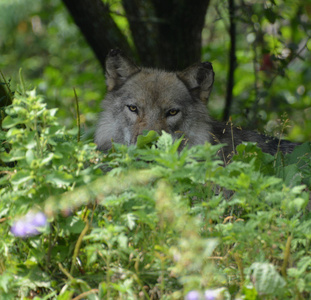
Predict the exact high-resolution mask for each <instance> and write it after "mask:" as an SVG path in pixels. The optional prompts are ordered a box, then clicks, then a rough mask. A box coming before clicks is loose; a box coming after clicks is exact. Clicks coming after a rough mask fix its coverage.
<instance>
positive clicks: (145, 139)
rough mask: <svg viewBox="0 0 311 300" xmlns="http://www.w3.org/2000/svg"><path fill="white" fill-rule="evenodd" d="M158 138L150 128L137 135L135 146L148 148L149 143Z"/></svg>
mask: <svg viewBox="0 0 311 300" xmlns="http://www.w3.org/2000/svg"><path fill="white" fill-rule="evenodd" d="M158 138H159V134H158V133H157V132H155V131H153V130H150V131H149V132H147V133H145V134H143V135H139V136H138V137H137V143H136V145H137V148H138V149H143V148H146V147H147V148H148V147H150V145H151V144H152V143H153V142H155V141H156V140H157V139H158Z"/></svg>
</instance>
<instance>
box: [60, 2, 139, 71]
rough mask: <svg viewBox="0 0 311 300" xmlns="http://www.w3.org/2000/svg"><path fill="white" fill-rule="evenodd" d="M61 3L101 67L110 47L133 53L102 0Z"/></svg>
mask: <svg viewBox="0 0 311 300" xmlns="http://www.w3.org/2000/svg"><path fill="white" fill-rule="evenodd" d="M63 3H64V4H65V5H66V7H67V9H68V10H69V12H70V14H71V16H72V17H73V19H74V21H75V23H76V24H77V25H78V27H79V28H80V30H81V32H82V33H83V35H84V37H85V39H86V40H87V42H88V44H89V45H90V47H91V48H92V49H93V51H94V53H95V55H96V57H97V58H98V60H99V62H100V64H101V66H102V67H103V68H104V67H105V59H106V55H107V54H108V52H109V50H110V49H112V48H116V47H118V48H121V49H123V50H124V51H125V52H126V53H129V55H132V54H133V53H132V50H131V48H130V46H129V44H128V42H127V40H126V38H125V36H124V35H123V33H122V32H121V31H120V29H119V28H118V27H117V25H116V24H115V22H114V21H113V19H112V18H111V16H110V11H109V7H108V6H107V5H104V3H103V2H102V0H88V1H85V0H63Z"/></svg>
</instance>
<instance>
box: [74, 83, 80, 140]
mask: <svg viewBox="0 0 311 300" xmlns="http://www.w3.org/2000/svg"><path fill="white" fill-rule="evenodd" d="M73 92H74V94H75V100H76V109H77V126H78V137H77V139H78V143H79V142H80V135H81V127H80V110H79V100H78V96H77V93H76V89H75V88H73Z"/></svg>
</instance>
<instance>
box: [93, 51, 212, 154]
mask: <svg viewBox="0 0 311 300" xmlns="http://www.w3.org/2000/svg"><path fill="white" fill-rule="evenodd" d="M106 80H107V82H106V83H107V89H108V93H107V95H106V98H105V99H104V101H103V112H102V113H101V115H100V118H99V121H98V125H97V129H96V133H95V142H96V144H97V145H98V148H99V149H100V150H103V151H106V150H108V149H109V148H111V146H112V144H111V142H112V141H113V142H116V143H121V144H127V145H129V144H135V143H136V140H137V136H138V135H140V134H142V132H143V131H144V130H154V131H157V132H158V133H161V131H162V130H164V131H166V132H168V133H170V134H171V135H172V136H173V137H174V138H179V137H181V136H182V135H184V137H185V141H186V143H187V144H188V145H190V146H192V145H195V144H202V143H204V142H205V141H211V136H210V131H211V128H210V125H209V123H210V119H209V116H208V113H207V109H206V102H207V99H208V97H209V95H210V92H211V90H212V86H213V82H214V72H213V68H212V64H211V63H209V62H205V63H197V64H194V65H192V66H190V67H189V68H187V69H186V70H184V71H182V72H176V73H175V72H166V71H161V70H155V69H148V68H140V67H138V66H136V65H135V64H134V63H133V62H132V61H131V60H130V59H128V58H127V57H126V56H124V55H123V54H122V52H121V51H120V50H111V51H110V53H109V54H108V57H107V60H106Z"/></svg>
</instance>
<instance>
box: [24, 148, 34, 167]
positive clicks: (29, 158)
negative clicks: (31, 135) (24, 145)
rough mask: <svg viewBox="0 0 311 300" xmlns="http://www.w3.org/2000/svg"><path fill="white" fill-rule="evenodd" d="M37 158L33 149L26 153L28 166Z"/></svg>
mask: <svg viewBox="0 0 311 300" xmlns="http://www.w3.org/2000/svg"><path fill="white" fill-rule="evenodd" d="M34 158H35V154H34V152H33V150H32V149H29V150H27V151H26V162H27V164H28V165H31V163H32V161H33V160H34Z"/></svg>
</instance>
